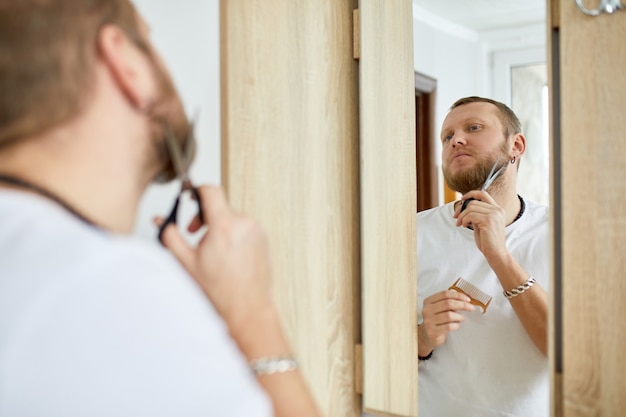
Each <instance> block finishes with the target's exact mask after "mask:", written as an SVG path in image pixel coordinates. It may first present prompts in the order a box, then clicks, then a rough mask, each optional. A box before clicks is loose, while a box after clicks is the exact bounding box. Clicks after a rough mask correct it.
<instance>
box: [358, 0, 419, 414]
mask: <svg viewBox="0 0 626 417" xmlns="http://www.w3.org/2000/svg"><path fill="white" fill-rule="evenodd" d="M359 8H360V17H361V28H360V33H361V53H360V61H359V72H360V116H361V120H360V136H361V146H360V152H361V248H362V257H361V280H362V281H361V285H362V293H363V295H362V303H363V308H362V323H363V324H362V332H363V335H362V337H363V358H364V371H363V372H364V378H365V380H364V386H363V408H364V409H365V410H366V411H367V412H370V413H377V414H381V415H383V414H384V415H395V416H416V415H417V300H416V294H417V275H416V235H415V227H416V225H415V212H416V195H415V182H416V179H415V178H416V177H415V91H414V73H413V35H412V3H411V1H410V0H397V1H388V0H366V1H361V2H360V5H359Z"/></svg>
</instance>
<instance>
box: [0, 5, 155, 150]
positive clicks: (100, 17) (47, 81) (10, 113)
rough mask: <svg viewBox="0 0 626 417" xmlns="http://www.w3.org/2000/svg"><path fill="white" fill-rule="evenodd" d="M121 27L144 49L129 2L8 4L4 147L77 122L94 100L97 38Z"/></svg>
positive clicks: (3, 38)
mask: <svg viewBox="0 0 626 417" xmlns="http://www.w3.org/2000/svg"><path fill="white" fill-rule="evenodd" d="M106 24H113V25H116V26H118V27H120V28H121V29H122V30H123V31H124V32H125V33H126V35H127V36H128V37H129V39H130V40H131V41H132V42H133V43H134V44H136V45H137V46H138V47H139V48H140V49H141V50H143V51H145V52H146V53H149V47H148V46H147V43H146V40H145V39H144V38H143V37H142V36H141V34H140V33H141V32H140V30H139V20H138V18H137V13H136V11H135V8H134V6H133V5H132V4H131V3H130V2H129V1H128V0H2V2H1V3H0V147H1V146H3V145H6V144H8V143H9V142H13V141H16V140H18V139H20V138H24V137H27V136H31V135H35V134H38V133H42V132H44V131H46V130H48V129H50V128H53V127H55V126H57V125H59V124H62V123H63V122H65V121H67V120H69V119H71V118H72V117H74V116H75V115H76V114H78V113H79V112H80V110H81V109H82V106H83V105H84V103H85V100H86V99H87V98H88V97H89V93H90V91H91V87H92V82H93V77H94V74H93V66H94V62H95V58H96V56H97V54H98V51H97V36H98V34H99V32H100V30H101V28H102V27H103V26H104V25H106Z"/></svg>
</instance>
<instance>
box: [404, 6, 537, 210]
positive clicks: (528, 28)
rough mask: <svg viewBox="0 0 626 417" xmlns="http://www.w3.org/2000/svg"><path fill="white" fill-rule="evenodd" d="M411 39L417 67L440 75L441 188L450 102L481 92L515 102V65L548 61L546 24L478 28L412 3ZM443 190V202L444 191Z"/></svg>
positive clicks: (438, 150)
mask: <svg viewBox="0 0 626 417" xmlns="http://www.w3.org/2000/svg"><path fill="white" fill-rule="evenodd" d="M413 41H414V61H415V62H414V63H415V71H417V72H419V73H422V74H425V75H428V76H430V77H432V78H434V79H436V80H437V91H436V106H435V132H436V137H435V138H433V141H434V143H435V154H436V155H437V159H436V161H437V166H438V167H439V169H438V173H439V189H440V190H443V178H442V174H441V161H440V157H439V155H440V154H441V146H440V141H439V140H438V138H439V130H440V128H441V124H442V123H443V119H444V118H445V116H446V114H447V112H448V109H449V107H450V105H452V103H454V102H455V101H456V100H457V99H459V98H461V97H466V96H471V95H478V96H483V97H490V98H494V99H496V100H499V101H502V102H504V103H506V104H508V105H509V106H511V104H512V103H511V95H510V87H511V78H510V70H511V67H512V66H514V65H521V64H524V63H533V64H534V63H538V62H541V60H543V61H545V51H546V47H545V44H546V34H545V24H543V23H541V22H538V23H530V24H527V25H524V26H519V27H514V28H499V29H494V30H489V31H482V32H480V33H479V32H476V31H473V30H470V29H467V28H465V27H463V26H459V25H457V24H455V23H452V22H450V21H448V20H445V19H443V18H441V17H439V16H437V15H434V14H432V13H431V12H429V11H427V10H425V9H423V8H421V7H420V6H419V5H417V4H415V3H413ZM526 169H528V168H526ZM521 192H524V190H521ZM439 194H440V203H442V202H443V192H442V191H440V193H439Z"/></svg>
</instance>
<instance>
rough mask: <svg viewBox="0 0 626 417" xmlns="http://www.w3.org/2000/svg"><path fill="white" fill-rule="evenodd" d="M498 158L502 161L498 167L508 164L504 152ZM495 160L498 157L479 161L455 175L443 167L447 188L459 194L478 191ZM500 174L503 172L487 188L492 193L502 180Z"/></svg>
mask: <svg viewBox="0 0 626 417" xmlns="http://www.w3.org/2000/svg"><path fill="white" fill-rule="evenodd" d="M499 156H500V160H501V161H502V160H504V162H503V163H502V164H500V166H502V165H508V164H509V161H508V156H507V153H506V152H504V151H502V152H501V154H500V155H499ZM497 159H498V155H494V156H493V157H487V158H484V159H480V160H478V161H477V162H476V165H475V166H474V167H472V168H468V169H466V170H464V171H461V172H459V173H457V174H452V173H451V172H450V170H449V169H447V168H445V167H444V168H443V177H444V179H445V181H446V183H447V184H448V187H450V188H451V189H452V190H454V191H458V192H459V193H461V194H466V193H468V192H470V191H472V190H480V189H481V188H482V186H483V184H484V183H485V180H486V179H487V176H488V175H489V173H490V172H491V169H492V168H493V165H494V164H495V163H496V160H497ZM499 168H500V167H497V168H496V170H497V169H499ZM502 174H504V172H502V173H501V174H500V175H499V176H498V178H496V179H495V180H494V182H493V183H492V184H491V186H490V187H489V188H490V189H491V190H492V192H493V191H494V190H497V189H498V188H499V187H500V183H501V180H502V178H503V175H502Z"/></svg>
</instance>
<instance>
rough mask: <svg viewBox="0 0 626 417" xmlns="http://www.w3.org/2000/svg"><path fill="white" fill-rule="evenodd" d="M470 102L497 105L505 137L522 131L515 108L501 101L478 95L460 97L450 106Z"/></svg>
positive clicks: (455, 106) (453, 107) (453, 106)
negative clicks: (512, 108)
mask: <svg viewBox="0 0 626 417" xmlns="http://www.w3.org/2000/svg"><path fill="white" fill-rule="evenodd" d="M469 103H490V104H493V105H494V106H496V107H497V108H498V118H499V119H500V123H502V126H503V127H504V136H505V137H507V138H508V137H509V136H511V135H514V134H516V133H522V124H521V123H520V121H519V119H518V118H517V116H516V115H515V112H513V110H511V109H510V108H509V106H507V105H506V104H504V103H500V102H499V101H496V100H492V99H490V98H485V97H478V96H470V97H464V98H460V99H458V100H457V101H455V102H454V104H453V105H452V106H451V107H450V110H452V109H455V108H457V107H460V106H463V105H465V104H469Z"/></svg>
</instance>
